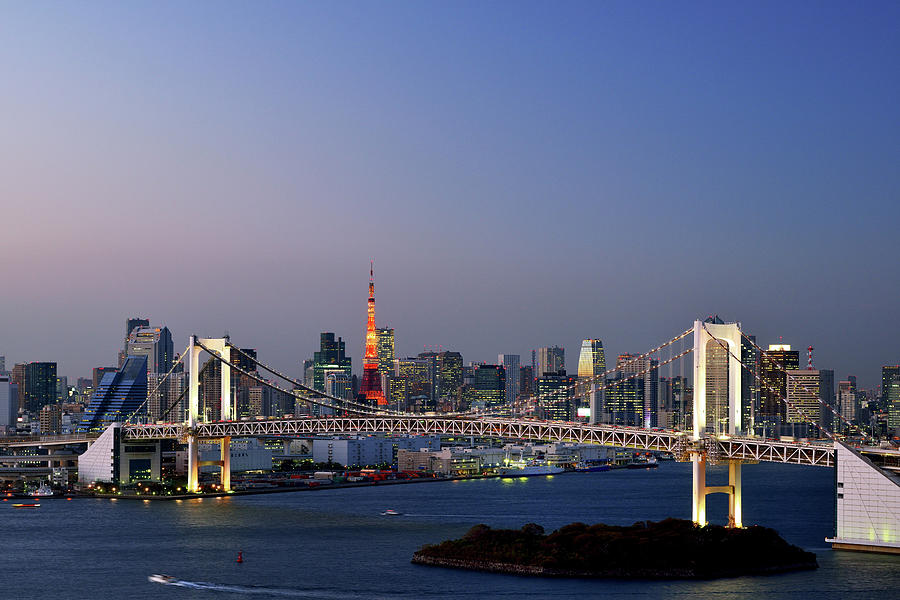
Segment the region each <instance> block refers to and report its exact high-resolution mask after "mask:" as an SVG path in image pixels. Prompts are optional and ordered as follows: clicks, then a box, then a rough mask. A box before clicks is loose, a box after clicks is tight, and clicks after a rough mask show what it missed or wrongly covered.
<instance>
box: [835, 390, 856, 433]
mask: <svg viewBox="0 0 900 600" xmlns="http://www.w3.org/2000/svg"><path fill="white" fill-rule="evenodd" d="M838 408H839V409H840V412H841V418H842V421H846V422H847V423H856V420H857V416H858V413H859V402H858V400H857V397H856V386H855V385H853V383H852V382H851V381H850V380H849V379H848V380H846V381H841V382H839V383H838ZM847 429H848V428H847V425H846V424H845V423H841V424H840V430H841V431H843V432H845V433H849V432H848V431H847Z"/></svg>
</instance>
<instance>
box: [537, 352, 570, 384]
mask: <svg viewBox="0 0 900 600" xmlns="http://www.w3.org/2000/svg"><path fill="white" fill-rule="evenodd" d="M565 370H566V351H565V349H564V348H560V347H559V346H552V347H547V348H539V349H538V352H537V370H536V371H535V372H534V376H535V377H541V376H542V375H544V374H545V373H559V372H560V371H565Z"/></svg>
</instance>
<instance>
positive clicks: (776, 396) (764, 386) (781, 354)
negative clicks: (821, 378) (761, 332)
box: [755, 344, 800, 437]
mask: <svg viewBox="0 0 900 600" xmlns="http://www.w3.org/2000/svg"><path fill="white" fill-rule="evenodd" d="M799 368H800V353H799V352H798V351H797V350H791V347H790V345H788V344H771V345H770V346H769V349H768V350H765V351H764V352H763V353H762V356H760V358H759V376H760V381H761V385H760V390H759V394H760V410H759V412H758V413H757V414H756V416H755V423H756V428H757V431H758V433H759V435H762V436H764V437H772V436H776V435H780V434H781V433H782V432H781V426H782V424H784V423H786V422H787V405H786V404H785V403H784V398H786V397H787V375H786V374H785V372H786V371H789V370H793V369H799Z"/></svg>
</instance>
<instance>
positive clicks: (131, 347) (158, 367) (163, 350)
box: [125, 326, 175, 373]
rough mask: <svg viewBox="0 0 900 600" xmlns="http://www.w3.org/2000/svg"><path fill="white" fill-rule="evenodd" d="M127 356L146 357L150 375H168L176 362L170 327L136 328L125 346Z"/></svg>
mask: <svg viewBox="0 0 900 600" xmlns="http://www.w3.org/2000/svg"><path fill="white" fill-rule="evenodd" d="M125 354H126V355H127V356H146V357H147V372H148V373H168V372H169V369H171V368H172V362H173V361H174V360H175V356H174V355H175V348H174V346H173V343H172V332H170V331H169V328H168V327H149V326H148V327H135V328H134V329H132V330H131V335H129V336H128V342H127V343H126V344H125Z"/></svg>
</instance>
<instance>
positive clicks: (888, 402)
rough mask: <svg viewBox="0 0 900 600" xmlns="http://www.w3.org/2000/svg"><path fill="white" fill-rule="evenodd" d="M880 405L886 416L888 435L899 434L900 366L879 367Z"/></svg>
mask: <svg viewBox="0 0 900 600" xmlns="http://www.w3.org/2000/svg"><path fill="white" fill-rule="evenodd" d="M881 405H882V406H883V407H884V409H885V410H886V411H887V414H888V422H887V428H888V435H890V436H895V435H898V434H900V365H885V366H883V367H881Z"/></svg>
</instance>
